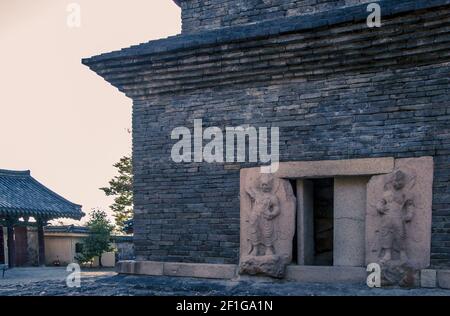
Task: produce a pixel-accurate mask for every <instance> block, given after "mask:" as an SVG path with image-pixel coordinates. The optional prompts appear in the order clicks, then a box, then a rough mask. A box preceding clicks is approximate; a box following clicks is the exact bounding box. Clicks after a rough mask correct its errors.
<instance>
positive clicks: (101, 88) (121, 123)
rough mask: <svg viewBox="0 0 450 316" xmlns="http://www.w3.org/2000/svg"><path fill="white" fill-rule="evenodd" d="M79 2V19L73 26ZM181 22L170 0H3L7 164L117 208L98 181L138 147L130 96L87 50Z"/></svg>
mask: <svg viewBox="0 0 450 316" xmlns="http://www.w3.org/2000/svg"><path fill="white" fill-rule="evenodd" d="M71 3H77V4H79V5H80V8H81V27H80V28H69V27H68V26H67V17H68V14H69V13H68V12H67V11H66V9H67V5H68V4H71ZM180 29H181V21H180V9H179V8H178V7H177V6H176V5H175V4H174V3H173V1H171V0H126V1H125V0H77V1H70V0H0V169H12V170H31V173H32V176H34V177H35V178H36V179H37V180H39V181H40V182H42V183H43V184H45V185H46V186H48V187H49V188H51V189H52V190H54V191H56V192H57V193H59V194H61V195H62V196H64V197H65V198H67V199H69V200H70V201H72V202H75V203H78V204H82V205H83V210H84V211H85V212H88V211H89V210H91V209H92V208H101V209H103V210H105V211H109V209H108V206H109V205H110V203H111V201H112V199H110V198H107V197H105V196H104V193H103V192H102V191H100V190H99V189H98V188H100V187H103V186H106V185H107V184H108V181H109V180H110V179H111V178H112V177H113V176H114V175H115V169H114V168H113V167H112V165H113V164H114V163H115V162H117V161H118V160H119V159H120V158H121V157H122V156H123V155H127V154H129V153H130V152H131V135H130V134H129V133H128V132H127V130H128V129H130V128H131V100H129V99H128V98H126V97H125V95H123V94H121V93H120V92H119V91H118V90H117V89H116V88H114V87H112V86H111V85H110V84H108V83H107V82H106V81H104V80H103V79H102V78H101V77H99V76H97V75H96V74H95V73H93V72H92V71H90V70H89V69H88V68H87V67H85V66H83V65H82V64H81V59H82V58H85V57H90V56H92V55H97V54H100V53H104V52H108V51H113V50H118V49H120V48H123V47H128V46H130V45H135V44H138V43H142V42H147V41H149V40H153V39H158V38H162V37H167V36H170V35H174V34H177V33H179V32H180Z"/></svg>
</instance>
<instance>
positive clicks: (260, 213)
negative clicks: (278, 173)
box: [240, 168, 296, 277]
mask: <svg viewBox="0 0 450 316" xmlns="http://www.w3.org/2000/svg"><path fill="white" fill-rule="evenodd" d="M240 196H241V251H240V255H241V256H240V257H241V261H240V273H249V274H255V271H258V273H264V271H269V273H268V274H269V275H271V276H277V277H279V276H280V273H278V272H276V273H272V272H273V271H278V270H279V268H280V266H282V267H284V265H286V264H288V263H290V262H291V260H292V243H293V237H294V233H295V208H296V199H295V196H294V194H293V192H292V187H291V185H290V183H289V181H287V180H283V179H279V178H276V177H274V176H273V175H272V174H262V173H260V168H252V169H243V170H241V192H240ZM271 265H273V267H272V268H269V266H271ZM260 267H261V268H260ZM247 269H248V270H247ZM282 270H283V271H284V268H283V269H282Z"/></svg>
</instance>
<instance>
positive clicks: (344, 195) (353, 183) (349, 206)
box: [333, 177, 369, 267]
mask: <svg viewBox="0 0 450 316" xmlns="http://www.w3.org/2000/svg"><path fill="white" fill-rule="evenodd" d="M368 181H369V178H368V177H336V178H335V179H334V242H333V247H334V248H333V264H334V265H335V266H351V267H362V266H364V263H365V249H366V245H365V230H366V225H365V223H366V204H367V199H366V194H367V182H368Z"/></svg>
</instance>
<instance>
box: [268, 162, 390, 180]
mask: <svg viewBox="0 0 450 316" xmlns="http://www.w3.org/2000/svg"><path fill="white" fill-rule="evenodd" d="M393 169H394V159H393V158H365V159H344V160H323V161H296V162H282V163H280V167H279V169H278V171H277V172H276V174H275V175H276V176H277V177H280V178H319V177H332V176H361V175H374V174H384V173H389V172H391V171H392V170H393Z"/></svg>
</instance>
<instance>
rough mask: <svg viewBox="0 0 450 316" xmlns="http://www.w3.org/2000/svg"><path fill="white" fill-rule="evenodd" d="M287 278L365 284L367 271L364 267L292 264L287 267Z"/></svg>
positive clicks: (304, 280)
mask: <svg viewBox="0 0 450 316" xmlns="http://www.w3.org/2000/svg"><path fill="white" fill-rule="evenodd" d="M286 279H288V280H291V281H297V282H310V283H361V284H365V283H366V279H367V272H366V269H365V268H362V267H344V266H298V265H290V266H288V267H287V269H286Z"/></svg>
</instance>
